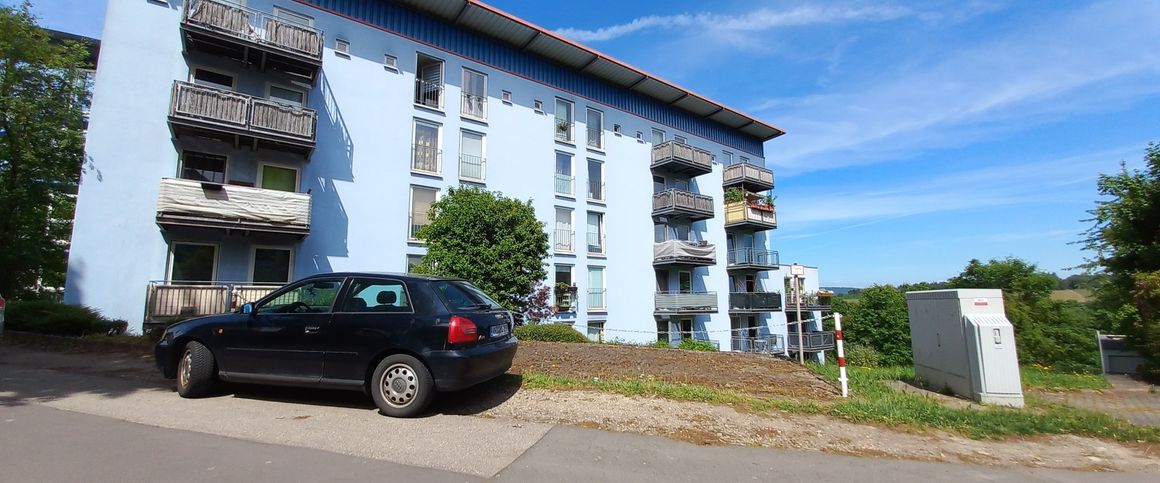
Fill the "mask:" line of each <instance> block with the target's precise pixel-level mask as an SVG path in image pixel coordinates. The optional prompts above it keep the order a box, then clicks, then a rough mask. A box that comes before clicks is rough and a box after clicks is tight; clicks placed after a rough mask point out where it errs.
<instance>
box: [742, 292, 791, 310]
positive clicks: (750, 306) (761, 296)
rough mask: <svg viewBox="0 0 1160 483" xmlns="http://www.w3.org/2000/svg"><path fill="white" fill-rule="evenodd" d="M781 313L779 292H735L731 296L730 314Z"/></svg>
mask: <svg viewBox="0 0 1160 483" xmlns="http://www.w3.org/2000/svg"><path fill="white" fill-rule="evenodd" d="M779 311H781V294H780V293H777V292H734V293H730V294H729V313H733V314H758V313H765V312H779Z"/></svg>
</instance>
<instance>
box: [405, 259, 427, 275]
mask: <svg viewBox="0 0 1160 483" xmlns="http://www.w3.org/2000/svg"><path fill="white" fill-rule="evenodd" d="M421 264H423V255H412V254H407V267H406V272H407V273H412V272H414V271H415V267H417V266H419V265H421Z"/></svg>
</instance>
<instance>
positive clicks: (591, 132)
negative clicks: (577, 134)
mask: <svg viewBox="0 0 1160 483" xmlns="http://www.w3.org/2000/svg"><path fill="white" fill-rule="evenodd" d="M587 130H588V147H590V148H593V149H604V129H602V128H601V127H600V126H598V125H592V126H587Z"/></svg>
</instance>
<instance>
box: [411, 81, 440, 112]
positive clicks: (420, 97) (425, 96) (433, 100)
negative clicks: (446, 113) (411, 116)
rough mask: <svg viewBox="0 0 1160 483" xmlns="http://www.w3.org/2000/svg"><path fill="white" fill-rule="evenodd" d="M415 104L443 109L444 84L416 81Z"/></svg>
mask: <svg viewBox="0 0 1160 483" xmlns="http://www.w3.org/2000/svg"><path fill="white" fill-rule="evenodd" d="M415 104H418V105H420V106H424V107H429V108H431V109H439V110H442V109H443V83H441V82H428V81H425V80H423V79H415Z"/></svg>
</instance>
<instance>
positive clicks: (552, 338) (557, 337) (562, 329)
mask: <svg viewBox="0 0 1160 483" xmlns="http://www.w3.org/2000/svg"><path fill="white" fill-rule="evenodd" d="M515 333H516V337H519V338H520V339H521V340H538V341H542V342H588V338H587V337H584V334H581V333H579V332H577V331H576V329H573V328H572V326H570V325H565V324H538V325H521V326H519V327H516V329H515Z"/></svg>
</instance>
